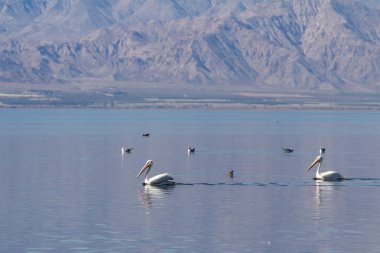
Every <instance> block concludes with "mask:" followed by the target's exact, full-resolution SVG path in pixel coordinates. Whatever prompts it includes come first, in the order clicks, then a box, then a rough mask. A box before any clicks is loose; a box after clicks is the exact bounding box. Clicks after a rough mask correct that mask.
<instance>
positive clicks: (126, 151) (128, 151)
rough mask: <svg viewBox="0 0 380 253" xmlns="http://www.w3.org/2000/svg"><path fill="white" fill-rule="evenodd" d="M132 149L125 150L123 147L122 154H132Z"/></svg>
mask: <svg viewBox="0 0 380 253" xmlns="http://www.w3.org/2000/svg"><path fill="white" fill-rule="evenodd" d="M132 149H133V148H124V147H121V153H122V154H124V153H131V152H132Z"/></svg>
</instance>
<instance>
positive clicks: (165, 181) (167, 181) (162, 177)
mask: <svg viewBox="0 0 380 253" xmlns="http://www.w3.org/2000/svg"><path fill="white" fill-rule="evenodd" d="M152 166H153V161H152V160H148V161H146V163H145V165H144V167H142V169H141V170H140V172H139V174H138V175H137V178H139V176H140V175H141V174H142V173H143V172H144V171H146V173H145V179H144V183H143V185H156V186H160V185H173V184H175V182H174V181H173V177H172V176H171V175H170V174H168V173H163V174H159V175H156V176H154V177H151V178H148V173H149V171H150V169H151V168H152Z"/></svg>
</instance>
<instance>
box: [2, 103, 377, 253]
mask: <svg viewBox="0 0 380 253" xmlns="http://www.w3.org/2000/svg"><path fill="white" fill-rule="evenodd" d="M280 122H281V123H280ZM147 130H149V131H150V133H151V134H152V136H154V138H151V139H149V141H147V140H146V139H145V138H141V133H144V131H147ZM145 133H147V132H145ZM0 140H1V145H0V161H1V163H0V193H1V194H0V217H1V219H0V241H1V243H0V252H6V253H20V252H25V253H26V252H30V253H31V252H33V253H46V252H54V253H57V252H62V253H64V252H65V253H66V252H79V253H81V252H83V253H84V252H199V253H201V252H276V253H277V252H289V253H290V252H308V253H310V252H311V253H313V252H315V253H320V252H326V253H332V252H380V245H379V236H380V212H379V206H380V199H379V194H380V170H379V167H380V156H379V153H380V145H379V143H380V114H379V113H378V112H375V111H254V110H158V109H156V110H142V109H141V110H111V109H110V110H102V109H89V110H88V109H83V110H82V109H76V110H74V109H73V110H71V109H51V110H50V109H42V110H37V109H2V110H0ZM189 143H191V144H192V145H194V146H196V147H197V151H196V152H197V153H196V155H191V156H189V155H188V154H187V153H186V152H184V147H187V146H188V144H189ZM125 144H128V145H130V146H133V153H132V154H131V155H123V154H120V147H122V146H123V145H125ZM282 145H291V148H294V150H297V152H294V153H293V154H292V155H283V154H282V153H281V152H279V150H280V151H281V148H282ZM320 147H326V149H327V152H326V153H325V154H324V158H325V159H324V164H323V166H324V168H326V169H328V170H337V171H339V172H341V173H342V175H344V176H346V177H347V178H348V179H349V180H343V181H339V182H323V181H322V182H321V181H318V180H317V181H315V180H313V177H314V176H315V174H313V173H312V172H305V171H306V169H307V166H308V165H309V164H310V161H311V160H312V159H314V158H315V155H316V154H317V153H318V152H319V148H320ZM149 159H151V160H154V161H155V166H154V169H152V172H151V174H152V175H153V176H154V175H156V174H160V173H165V172H167V173H170V174H171V175H172V176H173V178H174V179H175V181H176V182H177V184H176V185H173V186H165V187H155V186H143V185H141V179H136V175H137V173H138V172H139V170H140V169H141V165H142V164H143V163H144V162H145V161H147V160H149ZM237 168H238V169H237ZM232 171H235V172H232ZM231 172H232V173H231ZM226 173H227V175H231V174H232V175H235V176H234V178H233V180H232V179H231V177H229V176H226ZM314 173H315V172H314Z"/></svg>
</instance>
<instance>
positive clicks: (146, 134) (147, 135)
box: [142, 133, 150, 137]
mask: <svg viewBox="0 0 380 253" xmlns="http://www.w3.org/2000/svg"><path fill="white" fill-rule="evenodd" d="M149 135H150V133H143V135H142V136H144V137H149Z"/></svg>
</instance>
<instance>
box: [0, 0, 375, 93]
mask: <svg viewBox="0 0 380 253" xmlns="http://www.w3.org/2000/svg"><path fill="white" fill-rule="evenodd" d="M6 2H7V1H6ZM21 2H23V4H24V5H22V6H23V8H21V7H20V6H21V5H20V3H21ZM10 3H11V1H9V0H8V5H7V4H2V6H0V9H1V10H2V11H1V13H2V15H1V17H0V19H1V20H8V22H6V24H7V27H12V26H14V27H16V26H17V27H19V29H16V30H15V31H14V32H9V31H8V28H7V27H4V26H3V28H0V30H1V29H2V30H1V31H3V34H4V35H6V36H4V38H8V39H3V40H2V41H1V42H0V43H1V46H0V81H3V82H26V83H57V82H61V83H65V82H80V81H81V80H82V79H86V78H96V79H100V80H104V81H105V82H107V81H113V80H118V81H130V82H152V83H157V85H158V86H159V84H160V83H173V84H175V83H181V84H183V83H188V84H230V85H247V86H250V87H252V88H255V89H260V88H265V89H274V90H289V89H296V90H299V89H304V90H311V89H313V90H344V91H374V90H377V89H378V87H379V85H380V78H379V77H380V76H379V75H380V71H379V68H380V43H379V41H380V39H379V38H380V11H379V9H377V8H373V7H374V3H375V2H368V3H367V4H363V3H362V2H359V1H354V0H345V1H343V0H305V1H291V0H286V1H285V0H284V1H253V0H251V1H249V0H245V1H244V0H241V1H233V2H230V1H224V0H207V1H201V0H197V1H185V0H170V1H169V0H168V1H158V0H128V1H119V0H106V1H103V0H96V1H93V0H91V1H89V0H50V1H49V0H34V1H33V0H22V1H21V0H20V1H18V3H19V5H16V4H15V2H12V3H13V5H10ZM10 7H12V8H13V9H14V10H16V9H23V10H24V11H27V12H28V13H30V15H29V18H26V19H25V20H22V22H21V21H20V23H19V24H17V25H16V24H15V23H14V22H13V21H12V22H11V21H10V20H12V17H13V18H14V17H16V14H15V13H17V12H16V11H13V12H11V11H9V8H10ZM83 10H84V11H83ZM4 13H5V14H6V15H5V14H4ZM152 13H154V14H152ZM12 15H13V16H12ZM74 17H75V18H74ZM31 20H32V21H31ZM74 20H75V22H73V21H74ZM28 22H31V23H32V24H31V25H27V23H28ZM73 23H78V24H79V25H77V26H75V25H74V24H73ZM56 27H60V29H61V30H59V31H58V30H57V29H56ZM57 31H58V33H59V34H60V35H59V36H55V37H54V35H55V34H57ZM51 37H54V39H49V38H51Z"/></svg>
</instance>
